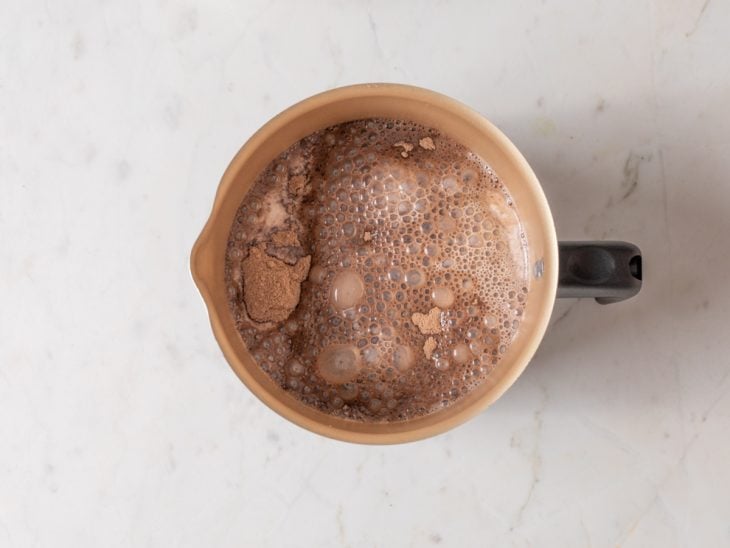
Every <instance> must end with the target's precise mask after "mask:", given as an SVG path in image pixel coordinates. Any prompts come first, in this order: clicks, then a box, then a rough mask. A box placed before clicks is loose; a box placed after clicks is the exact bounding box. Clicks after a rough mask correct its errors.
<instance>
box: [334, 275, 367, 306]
mask: <svg viewBox="0 0 730 548" xmlns="http://www.w3.org/2000/svg"><path fill="white" fill-rule="evenodd" d="M364 294H365V283H364V282H363V279H362V277H360V275H359V274H358V273H357V272H355V271H353V270H343V271H340V272H338V273H337V274H336V275H335V278H334V279H333V280H332V288H331V289H330V298H331V300H332V306H334V307H335V308H336V309H337V310H347V309H348V308H352V307H353V306H355V305H356V304H358V303H359V302H360V300H361V299H362V298H363V295H364Z"/></svg>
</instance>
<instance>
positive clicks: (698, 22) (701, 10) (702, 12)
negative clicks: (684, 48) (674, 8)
mask: <svg viewBox="0 0 730 548" xmlns="http://www.w3.org/2000/svg"><path fill="white" fill-rule="evenodd" d="M709 5H710V0H705V3H704V4H702V8H700V12H699V13H698V14H697V18H696V19H695V22H694V24H693V25H692V28H691V29H690V30H689V31H688V32H685V33H684V35H685V36H686V37H687V38H689V37H690V36H692V35H693V34H694V33H695V31H696V30H697V28H698V27H699V26H700V21H701V20H702V16H703V15H704V14H705V10H706V9H707V6H709Z"/></svg>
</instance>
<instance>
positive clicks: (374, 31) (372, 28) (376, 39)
mask: <svg viewBox="0 0 730 548" xmlns="http://www.w3.org/2000/svg"><path fill="white" fill-rule="evenodd" d="M368 23H369V24H370V32H371V33H372V35H373V43H374V44H375V53H376V55H377V56H378V58H379V59H385V54H384V53H383V48H382V46H381V45H380V37H379V36H378V26H377V25H376V24H375V19H374V18H373V14H372V13H370V12H368Z"/></svg>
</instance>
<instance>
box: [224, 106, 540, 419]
mask: <svg viewBox="0 0 730 548" xmlns="http://www.w3.org/2000/svg"><path fill="white" fill-rule="evenodd" d="M526 273H527V267H526V244H525V242H524V237H523V235H522V233H521V227H520V223H519V219H518V217H517V213H516V211H515V209H514V206H513V204H512V199H511V197H510V195H509V194H508V192H507V190H506V188H505V187H504V185H503V184H502V182H501V181H500V180H499V179H498V177H497V176H496V174H494V172H493V171H492V170H491V169H490V168H489V167H488V166H487V165H486V164H485V163H484V161H483V160H481V159H480V158H479V157H477V156H476V155H474V154H473V153H471V152H470V151H468V150H467V149H466V148H464V147H463V146H461V145H460V144H458V143H456V142H455V141H453V140H452V139H450V138H449V137H447V136H445V135H441V134H440V133H439V132H438V131H436V130H434V129H430V128H425V127H423V126H419V125H416V124H413V123H410V122H404V121H399V120H385V119H367V120H359V121H355V122H348V123H344V124H340V125H337V126H334V127H330V128H328V129H326V130H322V131H319V132H316V133H314V134H312V135H310V136H308V137H306V138H304V139H302V140H301V141H299V142H298V143H296V144H295V145H293V146H292V147H290V148H289V149H288V150H286V151H285V152H283V153H282V154H280V155H279V157H277V158H276V159H275V160H274V161H273V162H272V163H271V164H270V165H269V166H268V167H267V168H266V169H265V170H264V172H263V173H261V174H260V175H259V176H258V178H257V179H256V181H255V183H254V185H253V187H252V189H251V191H250V192H249V193H248V194H247V195H246V197H245V198H244V200H243V202H242V203H241V206H240V207H239V210H238V212H237V215H236V219H235V221H234V223H233V226H232V228H231V232H230V236H229V240H228V249H227V254H226V285H227V289H228V295H229V305H230V310H231V312H232V314H233V316H234V319H235V322H236V326H237V328H238V330H239V332H240V334H241V337H242V338H243V341H244V342H245V344H246V346H247V347H248V349H249V350H250V351H251V354H252V355H253V357H254V359H255V360H256V362H257V363H258V364H259V366H260V367H261V368H262V369H263V370H264V371H265V372H266V373H267V374H268V375H269V376H270V377H271V378H272V380H273V381H274V382H276V383H277V384H279V385H280V386H281V387H282V388H284V389H285V390H286V391H288V392H289V393H290V394H291V395H292V396H294V397H296V398H298V399H299V400H300V401H302V402H304V403H305V404H307V405H310V406H312V407H315V408H317V409H319V410H321V411H323V412H325V413H328V414H331V415H336V416H339V417H344V418H351V419H354V420H360V421H400V420H408V419H411V418H414V417H418V416H422V415H425V414H429V413H432V412H434V411H436V410H438V409H440V408H443V407H445V406H448V405H450V404H452V403H453V402H454V401H456V400H458V399H459V398H461V397H463V396H464V395H465V394H467V393H468V392H469V391H471V390H473V389H474V388H475V387H476V386H478V385H479V384H480V383H482V382H483V381H484V380H485V379H486V378H487V376H488V375H489V374H490V372H491V371H492V370H493V369H494V368H495V367H497V366H498V365H499V362H500V358H501V356H502V355H503V354H504V352H505V351H506V349H507V347H508V346H509V344H510V342H511V341H512V339H513V338H514V336H515V333H516V330H517V329H518V328H519V322H520V320H521V317H522V312H523V303H524V301H525V297H526V293H527V291H528V286H527V284H528V282H527V280H528V277H527V275H526Z"/></svg>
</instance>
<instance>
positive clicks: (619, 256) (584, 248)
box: [558, 242, 641, 304]
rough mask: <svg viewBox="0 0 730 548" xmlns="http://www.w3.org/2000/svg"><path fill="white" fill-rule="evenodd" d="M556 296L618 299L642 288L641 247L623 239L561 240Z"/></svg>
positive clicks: (627, 296)
mask: <svg viewBox="0 0 730 548" xmlns="http://www.w3.org/2000/svg"><path fill="white" fill-rule="evenodd" d="M558 247H559V254H560V271H559V275H558V297H559V298H564V297H579V298H580V297H594V298H595V299H596V301H597V302H599V303H600V304H609V303H617V302H619V301H623V300H624V299H628V298H629V297H633V296H634V295H636V294H637V293H638V292H639V290H640V289H641V251H640V250H639V248H638V247H636V246H635V245H633V244H629V243H626V242H560V243H559V244H558Z"/></svg>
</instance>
